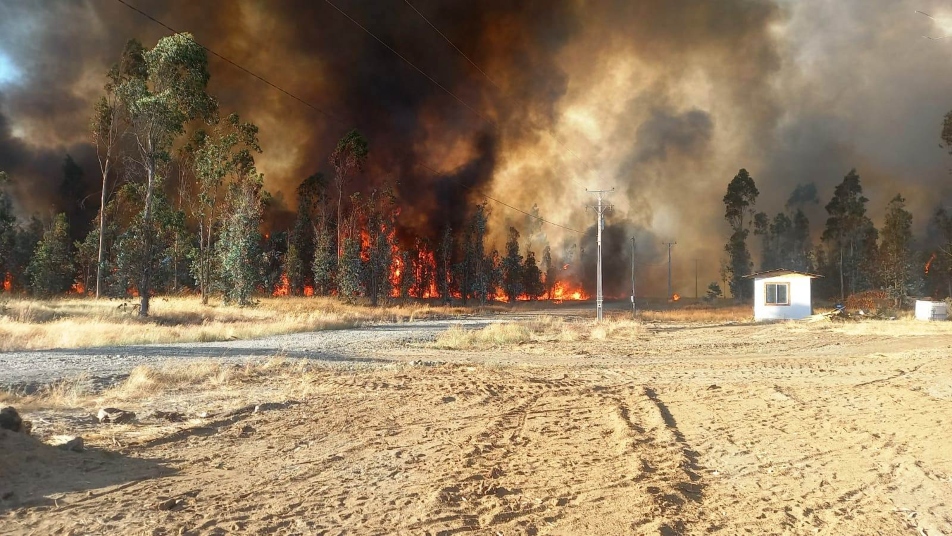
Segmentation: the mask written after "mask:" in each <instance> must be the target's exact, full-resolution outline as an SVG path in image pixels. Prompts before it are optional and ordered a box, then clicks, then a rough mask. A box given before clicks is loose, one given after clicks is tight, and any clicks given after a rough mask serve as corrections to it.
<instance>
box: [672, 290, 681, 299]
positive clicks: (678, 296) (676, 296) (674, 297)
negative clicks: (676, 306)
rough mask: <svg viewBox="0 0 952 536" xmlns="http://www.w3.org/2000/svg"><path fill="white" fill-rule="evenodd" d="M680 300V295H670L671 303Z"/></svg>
mask: <svg viewBox="0 0 952 536" xmlns="http://www.w3.org/2000/svg"><path fill="white" fill-rule="evenodd" d="M680 299H681V295H680V294H678V293H677V292H675V293H674V294H672V295H671V301H678V300H680Z"/></svg>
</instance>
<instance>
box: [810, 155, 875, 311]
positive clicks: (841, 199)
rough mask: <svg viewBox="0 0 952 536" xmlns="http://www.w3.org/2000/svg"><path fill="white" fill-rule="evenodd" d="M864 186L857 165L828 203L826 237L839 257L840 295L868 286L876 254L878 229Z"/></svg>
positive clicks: (844, 296)
mask: <svg viewBox="0 0 952 536" xmlns="http://www.w3.org/2000/svg"><path fill="white" fill-rule="evenodd" d="M868 201H869V200H868V199H867V198H866V197H864V196H863V186H862V184H860V178H859V175H858V174H857V173H856V170H855V169H851V170H850V172H849V173H847V174H846V176H845V177H843V181H842V182H841V183H840V184H838V185H837V186H836V188H835V190H834V191H833V198H832V199H831V200H830V202H829V203H827V205H826V212H827V214H829V218H827V220H826V228H825V229H824V231H823V236H822V239H823V241H824V242H826V243H827V244H828V246H829V247H830V249H831V250H832V252H834V254H835V256H836V257H837V262H838V265H839V266H838V272H839V279H840V299H845V298H846V291H847V288H849V291H850V293H851V294H852V293H855V292H856V291H858V290H861V289H862V287H863V286H868V285H866V283H868V282H869V281H868V277H869V276H868V275H864V274H863V272H864V271H868V270H866V269H868V268H872V266H870V263H871V261H872V259H873V257H874V256H875V249H876V239H877V235H878V233H877V231H876V229H875V227H873V222H872V221H870V219H869V218H868V217H867V216H866V203H867V202H868Z"/></svg>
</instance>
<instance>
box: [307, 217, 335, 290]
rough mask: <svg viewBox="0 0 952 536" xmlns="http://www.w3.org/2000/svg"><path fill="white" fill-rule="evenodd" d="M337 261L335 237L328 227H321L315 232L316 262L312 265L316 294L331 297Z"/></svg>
mask: <svg viewBox="0 0 952 536" xmlns="http://www.w3.org/2000/svg"><path fill="white" fill-rule="evenodd" d="M335 260H336V256H335V251H334V237H333V236H331V233H330V230H329V229H328V228H327V226H321V227H319V228H317V229H316V230H315V231H314V262H313V263H312V265H311V269H312V273H313V274H314V294H316V295H318V296H329V295H330V293H331V289H332V288H333V285H334V266H335Z"/></svg>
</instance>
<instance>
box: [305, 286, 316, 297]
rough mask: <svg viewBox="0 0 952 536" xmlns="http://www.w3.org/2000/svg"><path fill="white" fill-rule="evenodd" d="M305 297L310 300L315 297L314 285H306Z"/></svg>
mask: <svg viewBox="0 0 952 536" xmlns="http://www.w3.org/2000/svg"><path fill="white" fill-rule="evenodd" d="M304 295H305V296H307V297H308V298H310V297H311V296H313V295H314V287H313V286H312V285H304Z"/></svg>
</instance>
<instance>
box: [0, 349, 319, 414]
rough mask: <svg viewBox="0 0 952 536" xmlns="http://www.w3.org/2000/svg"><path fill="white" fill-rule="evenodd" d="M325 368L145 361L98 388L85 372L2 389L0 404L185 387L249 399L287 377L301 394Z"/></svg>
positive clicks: (279, 362) (124, 399)
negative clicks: (263, 385) (268, 382)
mask: <svg viewBox="0 0 952 536" xmlns="http://www.w3.org/2000/svg"><path fill="white" fill-rule="evenodd" d="M319 369H320V367H315V366H314V364H313V363H310V362H308V361H306V360H288V359H285V358H282V357H274V358H271V359H269V360H266V361H263V362H258V363H248V364H244V365H237V364H233V363H223V362H220V361H212V360H208V361H194V362H188V363H165V364H163V365H159V366H148V365H140V366H138V367H136V368H134V369H133V370H132V371H131V372H130V373H129V376H127V377H126V379H125V380H123V381H122V382H121V383H119V384H116V385H114V386H112V387H110V388H108V389H105V390H96V389H94V388H93V387H92V384H91V382H90V381H89V379H88V378H87V377H85V376H79V377H75V378H71V379H68V380H61V381H58V382H56V383H52V384H49V385H45V386H42V387H40V388H39V389H38V390H36V391H34V392H31V393H29V394H26V393H23V392H14V391H0V404H4V405H16V407H17V409H19V410H27V411H35V410H41V409H75V408H86V409H90V410H92V409H93V408H97V407H102V406H108V405H111V404H122V403H134V404H138V403H141V402H142V401H143V400H144V399H146V400H148V399H152V398H153V397H156V396H158V395H162V394H167V393H170V392H175V391H181V392H182V393H185V394H186V395H187V396H189V397H193V396H196V394H198V393H204V394H207V395H210V396H213V397H217V398H234V397H235V396H230V395H229V393H231V395H236V396H237V397H238V398H250V397H251V396H252V395H250V394H249V393H247V392H246V388H247V386H248V385H249V384H250V383H252V382H257V381H262V380H265V379H268V378H271V379H274V378H282V381H281V382H280V384H281V388H282V390H284V391H285V393H286V394H287V395H289V396H290V395H292V394H301V392H302V391H301V389H302V387H303V386H305V385H307V384H308V383H310V382H312V381H313V380H314V373H315V371H316V370H319Z"/></svg>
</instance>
